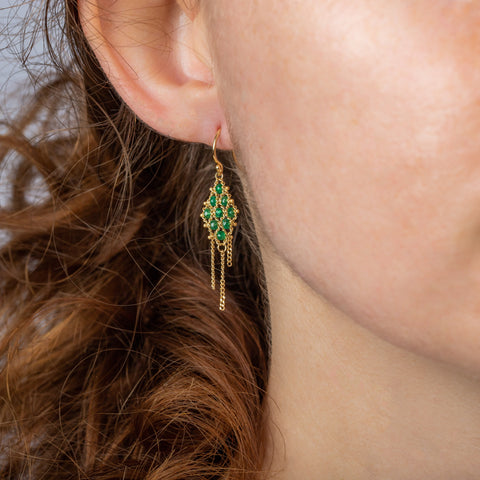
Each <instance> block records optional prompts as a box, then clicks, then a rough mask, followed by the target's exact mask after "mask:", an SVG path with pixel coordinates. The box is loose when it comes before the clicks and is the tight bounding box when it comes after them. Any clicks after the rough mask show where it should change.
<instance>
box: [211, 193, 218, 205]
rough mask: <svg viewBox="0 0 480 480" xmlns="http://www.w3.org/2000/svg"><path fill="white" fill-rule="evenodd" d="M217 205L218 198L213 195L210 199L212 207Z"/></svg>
mask: <svg viewBox="0 0 480 480" xmlns="http://www.w3.org/2000/svg"><path fill="white" fill-rule="evenodd" d="M216 204H217V197H215V195H212V196H211V197H210V205H211V206H212V207H214V206H215V205H216Z"/></svg>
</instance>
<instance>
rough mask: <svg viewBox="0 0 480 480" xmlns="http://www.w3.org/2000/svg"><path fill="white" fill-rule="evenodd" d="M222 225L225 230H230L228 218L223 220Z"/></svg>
mask: <svg viewBox="0 0 480 480" xmlns="http://www.w3.org/2000/svg"><path fill="white" fill-rule="evenodd" d="M222 225H223V228H224V229H225V230H230V220H229V219H228V218H224V219H223V222H222Z"/></svg>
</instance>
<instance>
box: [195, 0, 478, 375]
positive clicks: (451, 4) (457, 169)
mask: <svg viewBox="0 0 480 480" xmlns="http://www.w3.org/2000/svg"><path fill="white" fill-rule="evenodd" d="M204 8H205V11H204V13H205V18H206V21H207V23H208V24H209V29H210V31H211V32H212V33H211V38H210V39H209V42H210V47H211V50H212V55H213V57H214V62H215V75H216V81H217V84H218V88H219V94H220V97H221V101H222V103H223V106H224V109H225V112H226V115H227V117H228V119H229V124H230V134H231V136H232V138H233V140H234V143H236V145H237V146H236V148H237V150H238V153H239V155H240V156H241V161H242V162H243V163H244V166H245V170H246V177H247V180H248V183H249V185H250V190H251V192H252V195H253V200H254V202H255V204H256V208H257V210H258V213H259V215H260V218H261V222H262V226H263V228H264V230H265V231H264V233H265V234H266V235H268V237H269V239H270V241H271V242H272V243H273V245H274V246H275V247H276V249H277V250H278V252H279V253H280V254H281V255H282V256H283V257H284V258H285V260H286V261H287V262H288V263H289V265H290V266H291V267H292V268H293V270H294V271H295V272H297V273H298V274H299V275H300V276H301V277H302V278H303V279H304V280H305V281H306V282H307V283H308V284H309V285H310V286H311V287H312V288H313V289H314V290H315V291H316V292H318V294H320V295H321V296H323V297H324V298H325V299H326V300H327V301H329V302H331V303H332V304H334V305H335V306H336V307H337V308H339V309H340V310H342V311H343V312H344V313H346V314H347V315H349V316H350V318H351V319H352V320H354V321H356V322H358V323H360V324H362V325H363V326H365V327H367V328H369V329H370V330H372V331H374V332H375V333H376V334H377V335H379V336H381V337H383V338H384V339H386V340H388V341H389V342H391V343H393V344H396V345H399V346H401V347H402V348H407V349H410V350H412V351H416V352H418V353H421V354H423V355H427V356H430V357H432V358H436V359H440V360H446V361H448V362H451V363H454V364H456V365H459V366H462V367H465V368H468V369H469V370H470V371H474V372H477V373H480V348H479V347H480V28H479V27H480V3H479V2H465V1H455V0H389V1H388V2H385V1H383V0H357V1H355V2H352V1H350V0H335V1H318V0H302V1H296V0H262V1H261V2H259V1H255V0H242V1H232V0H216V1H215V2H205V5H204Z"/></svg>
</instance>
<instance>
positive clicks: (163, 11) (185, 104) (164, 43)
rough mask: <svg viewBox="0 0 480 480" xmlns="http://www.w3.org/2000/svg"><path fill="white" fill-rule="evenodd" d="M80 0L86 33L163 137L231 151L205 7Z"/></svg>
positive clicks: (122, 90) (187, 0)
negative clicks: (217, 135) (203, 12)
mask: <svg viewBox="0 0 480 480" xmlns="http://www.w3.org/2000/svg"><path fill="white" fill-rule="evenodd" d="M133 5H134V6H132V2H131V1H130V0H117V1H115V2H112V1H111V0H79V1H78V6H79V16H80V21H81V24H82V28H83V31H84V33H85V36H86V38H87V40H88V42H89V43H90V45H91V47H92V49H93V51H94V52H95V55H96V56H97V58H98V60H99V62H100V64H101V66H102V68H103V69H104V71H105V73H106V74H107V76H108V78H109V80H110V82H111V83H112V85H113V86H114V88H115V89H116V90H117V92H118V93H119V95H120V96H121V97H122V98H123V99H124V100H125V102H126V103H127V104H128V106H129V107H130V108H131V109H132V110H133V112H135V114H136V115H137V116H138V117H139V118H140V119H141V120H143V121H144V122H145V123H147V124H148V125H149V126H151V127H152V128H154V129H155V130H157V131H158V132H160V133H161V134H163V135H167V136H169V137H172V138H175V139H178V140H183V141H187V142H200V143H205V144H208V145H211V144H212V141H213V138H214V136H215V133H216V132H217V130H218V129H219V128H222V136H221V138H220V139H219V142H218V147H219V148H221V149H231V148H232V145H231V140H230V137H229V134H228V126H227V124H226V121H225V115H224V113H223V109H222V107H221V105H220V102H219V99H218V95H217V88H216V85H215V79H214V77H213V73H212V69H211V63H212V62H211V57H210V53H209V49H208V45H207V40H206V38H207V37H206V30H205V29H206V27H205V25H204V23H203V17H202V15H201V11H200V10H199V8H198V2H196V1H194V0H182V1H180V0H179V1H178V2H177V1H172V0H170V1H166V0H158V1H156V2H152V1H151V0H136V2H134V4H133Z"/></svg>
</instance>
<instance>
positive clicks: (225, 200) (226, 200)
mask: <svg viewBox="0 0 480 480" xmlns="http://www.w3.org/2000/svg"><path fill="white" fill-rule="evenodd" d="M222 205H223V206H224V207H226V206H227V205H228V197H227V196H226V195H224V196H223V197H222Z"/></svg>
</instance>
